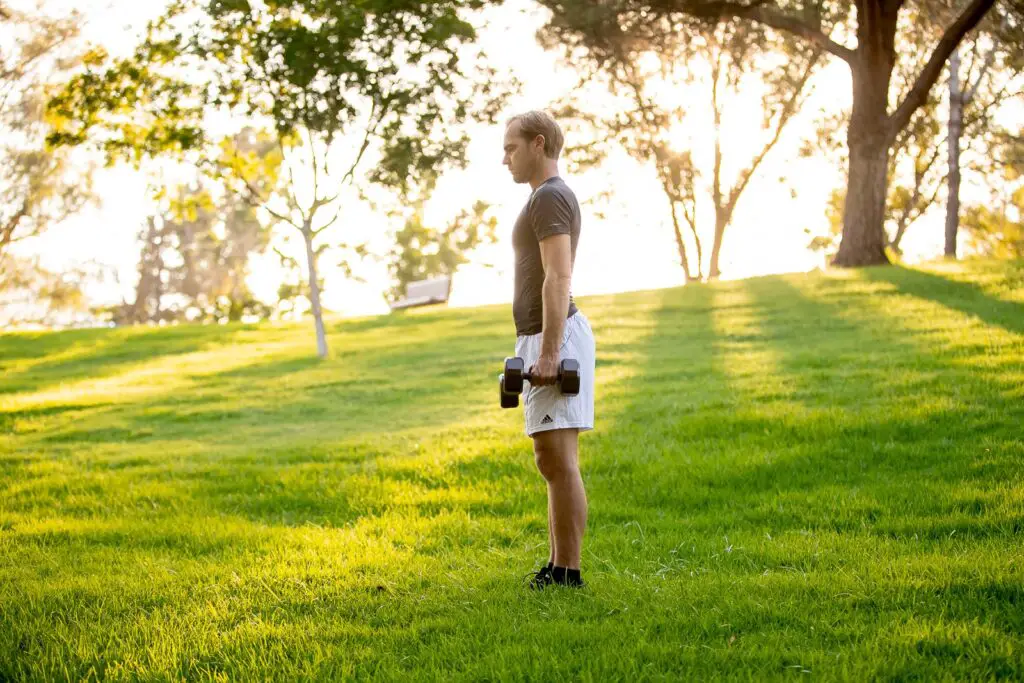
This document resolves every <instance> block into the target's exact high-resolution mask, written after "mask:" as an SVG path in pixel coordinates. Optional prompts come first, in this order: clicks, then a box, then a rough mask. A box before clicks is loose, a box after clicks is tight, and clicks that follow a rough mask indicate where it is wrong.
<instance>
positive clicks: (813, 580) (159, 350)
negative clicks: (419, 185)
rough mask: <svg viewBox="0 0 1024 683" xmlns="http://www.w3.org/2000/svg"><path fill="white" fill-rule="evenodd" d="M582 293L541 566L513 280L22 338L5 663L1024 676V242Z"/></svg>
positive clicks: (342, 672)
mask: <svg viewBox="0 0 1024 683" xmlns="http://www.w3.org/2000/svg"><path fill="white" fill-rule="evenodd" d="M580 305H581V308H582V309H583V310H584V311H585V312H586V313H587V315H588V317H589V318H590V320H591V323H592V324H593V327H594V331H595V334H596V335H597V344H598V369H597V373H598V379H597V381H598V387H597V396H598V398H597V430H596V431H595V432H592V433H589V434H586V435H584V437H583V438H582V443H581V461H582V466H583V476H584V480H585V482H586V485H587V491H588V496H589V500H590V519H589V523H588V529H587V536H586V538H585V542H584V557H583V574H584V578H585V579H586V580H587V582H588V584H589V585H588V587H587V588H586V589H585V590H583V591H571V590H565V589H556V590H551V591H545V592H543V593H540V594H534V593H531V592H529V591H527V590H525V589H524V588H523V584H522V582H521V579H522V577H523V576H524V575H525V574H526V573H527V572H528V571H530V570H531V569H533V568H535V567H536V566H538V565H539V563H540V562H541V560H542V559H544V558H546V553H547V532H546V522H547V510H546V504H545V491H544V487H543V485H542V483H541V479H540V477H539V475H538V474H537V472H536V470H535V468H534V465H533V459H532V454H531V452H530V444H529V442H528V440H527V439H526V438H525V437H524V436H523V434H522V423H521V420H522V414H521V409H520V410H517V411H502V410H500V409H499V408H498V403H497V388H496V378H497V374H498V372H499V371H500V366H501V361H502V359H503V358H504V356H506V355H509V354H510V352H511V350H512V344H513V338H512V336H511V335H512V327H511V314H510V309H509V308H508V307H506V306H496V307H489V308H483V309H475V310H444V311H441V312H425V313H419V314H407V315H399V316H391V317H382V318H378V319H368V320H354V321H343V322H340V323H336V324H334V325H333V326H331V328H330V330H329V332H330V337H329V342H330V344H331V346H332V357H331V358H330V359H329V360H327V361H324V362H318V361H316V360H315V358H314V355H315V354H314V344H313V338H312V331H311V326H308V325H282V326H275V325H269V324H267V325H259V326H222V327H178V328H173V329H163V330H148V329H120V330H101V331H95V330H90V331H74V332H64V333H58V334H12V335H6V336H3V337H0V680H52V679H58V680H64V679H73V680H82V679H84V680H92V679H104V680H126V679H130V680H138V679H143V680H183V679H187V680H265V679H274V680H285V681H294V680H306V679H321V680H322V679H335V680H336V679H375V680H395V679H415V680H421V679H422V680H438V681H450V680H532V681H536V680H559V681H565V680H585V681H608V680H624V681H636V680H697V679H709V678H715V679H718V678H723V679H741V680H774V679H805V678H806V679H810V678H815V679H822V680H856V681H864V680H922V681H935V680H946V679H958V680H964V679H968V680H990V679H999V678H1004V679H1017V680H1020V679H1024V531H1022V526H1024V263H1016V264H1014V263H993V262H969V263H967V264H955V265H943V264H937V265H934V266H930V267H927V268H923V269H920V270H908V269H902V268H888V269H877V270H867V271H858V272H840V273H835V274H828V275H806V276H805V275H800V276H788V277H772V278H763V279H755V280H747V281H736V282H722V283H717V284H712V285H697V286H690V287H685V288H680V289H673V290H663V291H653V292H639V293H629V294H621V295H615V296H605V297H593V298H583V299H582V301H581V302H580Z"/></svg>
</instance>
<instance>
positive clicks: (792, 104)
mask: <svg viewBox="0 0 1024 683" xmlns="http://www.w3.org/2000/svg"><path fill="white" fill-rule="evenodd" d="M819 57H820V53H818V52H815V53H814V55H813V56H812V57H811V59H810V61H809V62H808V65H807V70H806V71H804V74H803V76H802V77H801V78H800V80H799V81H797V83H796V85H795V87H794V88H793V97H791V98H790V99H789V101H787V102H786V104H785V106H784V107H783V108H782V111H781V112H779V121H778V124H777V127H776V129H775V135H774V136H772V139H771V140H769V141H768V143H767V144H766V145H765V146H764V148H763V149H762V150H761V153H760V154H758V155H757V157H756V158H755V159H754V161H753V162H752V163H751V164H750V166H749V167H748V168H747V169H745V170H744V171H743V172H742V173H741V174H740V180H739V182H737V183H736V185H735V186H734V187H733V188H732V191H731V192H730V193H729V202H728V204H727V205H726V209H727V211H728V215H729V216H730V217H731V216H732V212H733V210H734V209H735V208H736V202H737V201H739V198H740V195H741V194H743V190H744V189H746V187H747V183H748V182H750V178H751V177H752V176H753V175H754V173H755V172H756V171H757V168H758V166H760V165H761V162H763V161H764V158H765V157H766V156H767V155H768V152H770V151H771V150H772V148H773V147H775V145H776V143H778V141H779V139H780V138H781V137H782V131H783V130H784V129H785V128H786V124H787V123H789V119H790V118H792V117H793V115H794V114H796V112H797V110H798V109H799V108H800V106H799V105H800V104H801V103H802V101H803V99H802V98H801V97H800V96H801V95H802V94H803V92H804V88H806V87H807V81H809V80H810V79H811V74H812V73H813V72H814V65H815V64H816V63H817V61H818V58H819Z"/></svg>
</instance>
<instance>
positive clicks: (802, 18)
mask: <svg viewBox="0 0 1024 683" xmlns="http://www.w3.org/2000/svg"><path fill="white" fill-rule="evenodd" d="M993 3H994V0H969V1H968V2H967V3H966V4H965V5H964V6H963V7H962V8H959V11H958V12H957V13H956V15H955V18H954V19H953V20H952V21H951V22H949V23H948V24H947V25H946V27H945V29H944V30H943V31H942V36H941V38H940V39H939V41H938V43H937V44H936V45H935V47H934V48H933V49H932V51H931V53H930V56H929V58H928V60H927V61H926V63H925V65H924V67H923V68H922V69H921V70H920V71H919V72H918V73H917V75H916V78H915V79H914V82H913V86H912V87H911V88H910V91H909V92H908V93H907V95H906V97H904V98H903V99H902V100H901V101H900V102H899V103H898V104H896V105H895V106H894V107H891V106H890V99H889V96H890V84H891V80H892V74H893V68H894V66H895V64H896V62H897V58H898V55H897V41H896V29H897V23H898V20H899V18H900V14H901V12H902V11H904V10H905V9H906V8H905V3H904V0H856V1H855V2H853V3H848V2H842V1H841V0H834V1H833V2H823V1H822V0H814V1H813V2H812V1H809V0H808V1H805V0H797V1H796V2H785V3H783V2H781V1H780V2H751V3H743V2H734V1H732V0H618V1H617V2H614V3H612V6H613V7H614V8H615V11H616V13H617V14H618V16H619V17H620V22H618V23H619V26H626V27H635V28H636V31H635V33H634V34H635V35H639V36H640V37H647V35H646V34H648V33H649V32H650V31H652V30H658V29H657V28H652V27H656V26H659V25H661V24H658V23H656V22H652V21H651V20H650V19H651V18H652V17H664V18H666V19H667V22H666V23H665V24H664V25H665V26H667V27H668V29H669V30H671V31H674V32H678V31H680V30H684V29H685V23H684V21H683V17H696V18H702V19H708V20H711V19H722V18H728V19H735V20H739V21H748V22H754V23H757V24H760V25H764V26H768V27H771V28H774V29H777V30H780V31H786V32H788V33H791V34H793V35H794V36H796V37H798V38H800V39H801V40H804V41H806V42H808V43H810V44H813V45H816V46H818V47H820V48H821V49H823V50H826V51H827V52H829V53H830V54H831V55H833V56H835V57H837V58H839V59H842V60H843V61H844V62H846V63H847V64H848V65H849V68H850V71H851V74H852V84H853V106H852V108H851V112H850V121H849V126H848V128H847V148H848V150H849V172H848V174H847V192H846V203H845V206H844V215H843V232H842V241H841V243H840V247H839V250H838V252H837V254H836V257H835V260H834V263H835V264H836V265H838V266H865V265H872V264H881V263H888V262H889V259H888V257H887V255H886V253H885V242H886V240H885V231H884V220H885V201H886V191H887V180H888V167H889V164H888V160H889V159H888V157H889V150H890V149H891V147H892V146H893V143H894V142H895V140H896V138H897V137H898V136H899V134H900V133H901V131H903V130H904V128H906V126H907V124H908V123H909V122H910V119H911V117H912V116H913V114H914V113H915V112H916V111H917V110H918V108H919V107H920V106H921V105H922V104H923V103H924V101H925V100H926V98H927V96H928V93H929V91H930V90H931V88H932V85H933V84H934V83H935V80H936V79H937V78H938V76H939V74H940V73H941V71H942V69H943V66H944V64H945V63H946V60H947V59H948V58H949V56H950V54H951V53H952V52H953V50H954V48H956V46H957V45H958V44H959V43H960V41H961V40H962V39H963V37H964V36H965V35H966V34H967V33H968V32H969V31H970V30H971V29H973V28H974V27H975V26H976V25H977V24H978V22H979V21H981V19H982V17H983V16H984V15H985V13H986V12H987V11H988V10H989V8H990V7H991V6H992V4H993ZM544 4H545V5H547V6H548V7H549V8H550V9H551V10H552V12H553V16H552V18H551V21H550V25H551V26H553V27H555V28H557V29H558V30H560V31H562V32H563V33H565V34H571V35H572V36H573V40H574V41H575V42H577V43H583V44H588V43H593V42H595V41H600V40H603V39H604V38H605V36H603V35H599V34H597V33H594V32H592V31H591V30H590V29H592V28H594V25H593V24H592V23H591V21H590V19H591V17H590V16H588V13H586V12H574V13H570V12H567V11H565V8H566V7H567V6H568V5H567V4H566V3H564V2H562V1H561V0H544ZM589 4H590V5H591V9H592V10H594V11H595V13H597V12H596V8H598V7H600V6H605V5H607V4H608V3H606V2H598V1H597V0H592V1H591V2H590V3H589ZM854 9H855V10H856V11H855V12H854V11H852V10H854ZM630 17H642V18H644V19H645V20H644V21H639V22H638V21H636V20H630ZM851 23H852V26H850V24H851ZM840 28H841V29H843V30H844V31H845V32H846V33H848V34H853V35H855V36H856V38H857V46H856V47H853V48H851V47H847V46H846V45H844V44H843V43H842V42H841V38H839V39H837V38H834V37H833V34H834V33H839V32H840V31H837V29H840Z"/></svg>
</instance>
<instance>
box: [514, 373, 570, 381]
mask: <svg viewBox="0 0 1024 683" xmlns="http://www.w3.org/2000/svg"><path fill="white" fill-rule="evenodd" d="M523 379H525V380H526V381H527V382H531V383H532V382H533V375H532V374H530V373H529V372H524V373H523ZM555 379H557V380H558V381H561V380H562V372H561V371H559V372H558V374H557V375H556V376H555Z"/></svg>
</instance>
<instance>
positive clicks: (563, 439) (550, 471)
mask: <svg viewBox="0 0 1024 683" xmlns="http://www.w3.org/2000/svg"><path fill="white" fill-rule="evenodd" d="M560 431H562V430H557V431H551V432H542V433H541V434H539V435H537V436H536V437H534V440H533V454H534V459H535V461H536V463H537V469H538V470H539V471H540V473H541V476H543V477H544V478H545V479H546V480H547V481H555V480H558V479H561V478H563V477H565V476H568V475H571V474H573V473H574V472H575V470H576V468H577V467H578V464H577V462H576V448H575V445H576V444H575V440H574V436H575V434H569V433H565V434H562V433H559V432H560Z"/></svg>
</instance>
